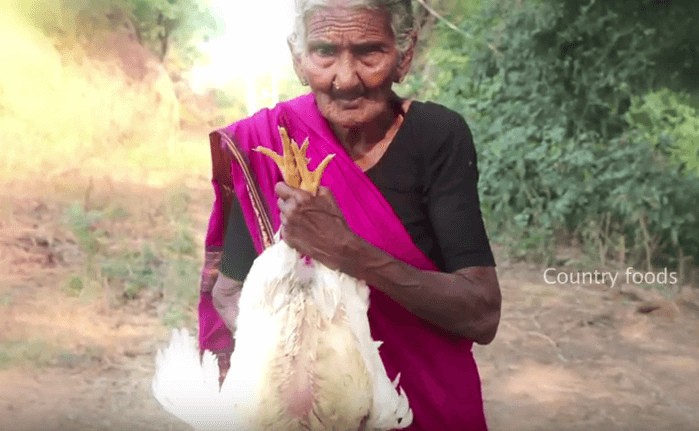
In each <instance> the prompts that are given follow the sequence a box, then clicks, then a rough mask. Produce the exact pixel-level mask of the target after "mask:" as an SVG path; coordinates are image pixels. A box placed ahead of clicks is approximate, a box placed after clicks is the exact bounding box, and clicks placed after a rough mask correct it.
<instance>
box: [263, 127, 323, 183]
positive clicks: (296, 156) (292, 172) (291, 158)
mask: <svg viewBox="0 0 699 431" xmlns="http://www.w3.org/2000/svg"><path fill="white" fill-rule="evenodd" d="M279 134H280V135H281V137H282V145H283V151H284V154H282V155H279V154H277V153H275V152H274V151H272V150H270V149H269V148H265V147H261V146H260V147H257V148H254V151H257V152H260V153H262V154H265V155H267V156H269V157H271V158H272V160H274V162H275V163H276V164H277V166H278V167H279V170H281V171H282V175H283V176H284V181H285V182H286V183H287V184H288V185H290V186H291V187H296V188H300V189H302V190H306V191H307V192H310V193H311V194H313V195H314V196H315V195H316V193H317V192H318V187H319V186H320V177H321V176H322V175H323V171H325V168H327V167H328V163H330V160H332V158H333V157H335V154H330V155H328V156H327V157H325V159H323V161H322V162H320V164H319V165H318V167H317V168H316V170H315V171H313V172H311V171H309V170H308V162H309V161H310V160H309V159H308V157H306V151H307V150H308V138H306V140H305V141H304V142H303V145H301V147H300V148H299V146H298V144H297V143H296V142H294V141H293V140H292V139H290V138H289V134H288V133H287V131H286V129H284V128H283V127H280V128H279Z"/></svg>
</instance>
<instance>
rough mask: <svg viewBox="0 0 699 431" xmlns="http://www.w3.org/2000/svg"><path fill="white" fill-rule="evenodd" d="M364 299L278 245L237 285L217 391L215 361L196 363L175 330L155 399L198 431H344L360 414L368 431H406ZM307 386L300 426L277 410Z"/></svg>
mask: <svg viewBox="0 0 699 431" xmlns="http://www.w3.org/2000/svg"><path fill="white" fill-rule="evenodd" d="M368 296H369V290H368V287H367V286H366V284H365V283H364V282H360V281H359V280H357V279H355V278H352V277H350V276H348V275H346V274H343V273H340V272H338V271H333V270H331V269H329V268H327V267H325V266H324V265H322V264H320V263H319V262H314V261H310V262H309V261H305V260H304V259H302V258H301V256H300V255H299V254H298V253H297V252H296V251H295V250H293V249H292V248H290V247H289V246H288V245H287V244H286V243H285V242H283V241H279V242H277V243H276V244H275V245H273V246H272V247H269V248H268V249H267V250H265V251H264V252H263V253H262V254H261V255H260V256H259V257H258V258H257V259H256V260H255V262H254V263H253V266H252V268H251V269H250V272H249V274H248V277H247V279H246V280H245V283H244V285H243V291H242V293H241V296H240V301H239V309H240V312H239V314H238V320H237V329H236V333H235V335H234V337H235V350H234V352H233V354H232V356H231V368H230V370H229V371H228V374H227V376H226V379H225V380H224V382H223V385H222V386H221V389H220V391H219V388H218V375H219V373H218V366H217V364H216V360H215V357H214V355H213V354H211V353H210V352H205V354H204V356H203V360H202V361H201V362H200V361H199V353H198V349H197V347H196V344H195V340H194V338H193V337H190V336H189V334H188V333H187V332H186V330H182V331H174V332H173V335H172V340H171V342H170V345H169V346H168V347H167V348H166V349H165V350H164V351H162V352H158V356H157V359H156V375H155V378H154V379H153V394H154V396H155V398H156V399H157V400H158V402H160V403H161V404H162V405H163V407H164V408H165V409H166V410H167V411H169V412H170V413H172V414H173V415H175V416H177V417H178V418H180V419H181V420H183V421H185V422H187V423H189V424H190V425H191V426H193V427H194V428H195V429H196V430H201V431H213V430H228V431H230V430H236V431H258V430H270V431H272V430H275V431H276V430H279V431H294V430H302V429H308V430H327V429H333V426H336V427H337V429H342V430H343V431H344V428H352V427H355V425H356V426H358V424H359V421H361V418H362V417H364V416H367V415H368V420H367V424H366V425H367V426H366V429H367V431H386V430H391V429H400V428H405V427H407V426H409V425H410V424H411V422H412V411H411V409H410V408H409V402H408V397H407V396H406V395H405V393H404V392H403V390H402V389H400V390H398V378H399V377H400V376H398V377H396V379H395V380H394V381H393V382H391V381H390V379H389V378H388V376H387V375H386V369H385V368H384V365H383V362H382V360H381V357H380V355H379V350H378V349H379V346H380V345H381V342H379V341H374V340H373V339H372V338H371V332H370V329H369V320H368V318H367V310H368V299H369V298H368ZM302 328H305V329H302ZM353 344H354V345H353ZM292 358H296V359H292ZM304 358H305V359H304ZM357 361H358V362H357ZM304 373H311V374H304ZM292 376H296V377H294V378H292ZM299 376H310V377H307V378H305V379H304V378H299ZM308 378H310V379H311V381H312V382H313V395H312V396H313V397H314V400H313V407H312V412H309V413H308V415H307V416H308V417H307V418H302V419H299V418H298V417H294V416H293V415H291V414H290V413H289V410H288V409H287V408H286V407H285V406H284V404H285V402H286V401H287V400H288V399H289V398H288V397H287V395H284V394H287V393H288V391H289V389H288V384H294V383H289V382H306V381H308ZM348 382H349V383H348ZM363 382H366V383H363ZM299 384H304V385H305V384H307V383H299ZM348 384H349V386H347V385H348ZM285 385H287V386H285ZM282 387H284V388H287V389H285V390H286V391H287V392H283V390H282V389H280V388H282ZM291 388H292V389H294V387H293V386H292V387H291ZM283 393H284V394H283ZM291 393H294V392H293V391H292V392H291ZM285 397H287V398H285ZM354 429H356V427H355V428H354Z"/></svg>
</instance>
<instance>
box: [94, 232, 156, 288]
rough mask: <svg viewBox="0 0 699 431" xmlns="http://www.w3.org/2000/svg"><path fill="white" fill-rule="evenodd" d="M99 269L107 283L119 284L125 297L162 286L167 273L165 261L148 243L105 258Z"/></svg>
mask: <svg viewBox="0 0 699 431" xmlns="http://www.w3.org/2000/svg"><path fill="white" fill-rule="evenodd" d="M101 270H102V275H103V276H104V277H106V278H107V282H108V283H110V284H111V285H116V284H117V283H118V284H119V285H120V288H121V289H123V292H124V296H125V297H126V298H127V299H134V298H135V297H136V296H137V294H138V292H139V291H140V290H142V289H146V288H160V287H162V279H163V278H164V277H165V275H166V274H167V268H166V267H165V262H164V261H163V260H162V259H161V258H160V257H159V256H157V255H156V254H155V252H154V251H153V249H152V247H151V246H150V245H149V244H144V245H143V247H142V248H141V250H139V251H135V252H134V251H130V252H126V253H123V254H120V255H116V256H113V257H109V258H106V259H105V260H104V261H103V262H102V264H101Z"/></svg>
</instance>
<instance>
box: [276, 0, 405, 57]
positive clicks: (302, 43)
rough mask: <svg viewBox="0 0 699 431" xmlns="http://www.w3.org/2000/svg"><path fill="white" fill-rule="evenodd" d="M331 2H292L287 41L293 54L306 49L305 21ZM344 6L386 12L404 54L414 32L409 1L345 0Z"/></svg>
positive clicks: (316, 0)
mask: <svg viewBox="0 0 699 431" xmlns="http://www.w3.org/2000/svg"><path fill="white" fill-rule="evenodd" d="M330 1H331V0H294V3H295V12H296V17H295V20H294V30H293V32H292V33H291V35H289V38H288V41H289V45H290V46H291V49H292V50H293V51H294V52H295V53H301V52H303V50H304V49H305V48H306V19H307V18H308V17H309V16H310V15H311V13H313V12H315V11H316V10H318V9H321V8H327V7H330V6H329V3H330ZM346 4H347V5H348V6H349V7H352V8H357V9H360V8H366V9H380V8H383V9H384V10H386V11H387V12H388V14H389V16H390V17H391V30H393V35H394V37H395V38H396V47H397V48H398V51H399V52H400V53H401V54H405V52H406V51H408V49H409V48H410V45H411V43H412V39H411V38H412V33H413V31H414V30H415V21H414V18H413V10H412V5H411V0H347V1H346Z"/></svg>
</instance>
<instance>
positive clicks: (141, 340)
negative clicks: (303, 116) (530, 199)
mask: <svg viewBox="0 0 699 431" xmlns="http://www.w3.org/2000/svg"><path fill="white" fill-rule="evenodd" d="M191 190H192V201H191V205H190V208H191V209H192V218H193V226H194V228H195V229H196V230H197V232H199V233H200V235H199V236H198V237H197V241H198V242H199V244H201V242H202V236H203V233H204V227H205V225H206V221H207V215H208V211H209V208H210V206H211V199H212V196H213V193H212V192H211V191H210V189H209V184H208V182H207V181H204V180H203V179H200V181H197V182H195V184H194V185H193V186H192V187H191ZM2 202H3V211H2V212H0V345H4V346H5V347H6V348H7V346H8V345H9V344H8V343H12V342H17V340H24V343H23V344H22V346H21V348H22V349H23V350H22V351H23V352H24V353H23V355H25V356H26V357H27V358H31V359H32V363H33V364H34V365H31V366H29V365H25V364H16V363H15V364H13V365H11V366H7V367H4V369H0V430H6V431H25V430H26V431H28V430H45V431H59V430H60V431H67V430H173V431H175V430H187V429H189V428H188V427H187V426H185V425H183V424H182V423H179V422H178V421H177V420H175V419H174V418H171V417H169V416H168V414H167V413H165V412H163V411H162V410H161V409H160V408H159V407H158V405H157V404H156V402H155V401H154V400H153V399H152V398H151V396H150V380H151V377H152V375H153V372H154V358H155V354H156V351H157V349H158V348H162V347H164V346H165V344H166V342H167V339H168V337H169V332H168V330H167V328H165V327H164V326H163V324H162V323H161V322H160V320H158V318H157V315H156V313H155V312H154V309H155V308H157V304H155V303H153V302H152V301H151V302H148V301H145V300H143V301H134V302H133V303H130V304H128V305H127V306H120V307H114V306H111V305H109V303H107V302H106V301H103V300H102V299H101V298H100V297H99V295H98V296H97V297H94V298H92V299H90V300H86V299H85V298H74V297H70V296H67V295H66V294H65V293H64V292H63V291H62V290H61V289H58V288H57V285H58V284H60V283H64V281H63V280H65V279H66V277H67V276H68V275H69V274H70V273H71V271H75V270H76V268H79V267H80V256H79V255H78V256H77V257H76V256H73V258H71V252H70V251H71V250H70V243H69V242H67V241H58V240H55V239H54V240H52V241H42V238H45V237H46V235H47V233H46V232H44V230H45V226H46V220H47V219H52V218H54V217H56V210H55V208H56V206H57V205H58V204H56V203H55V202H52V201H51V199H50V197H43V198H40V199H36V198H28V197H22V198H18V197H16V196H4V197H2ZM498 255H499V256H498V274H499V277H500V281H501V287H502V292H503V314H502V320H501V324H500V328H499V332H498V335H497V337H496V339H495V341H493V343H491V344H490V345H488V346H476V347H475V353H476V356H477V359H478V363H479V366H480V371H481V377H482V381H483V392H484V399H485V406H486V412H487V416H488V421H489V423H490V428H491V429H492V430H508V431H512V430H518V431H544V430H547V431H548V430H551V431H555V430H558V431H563V430H566V431H568V430H569V431H573V430H606V431H621V430H629V431H631V430H633V431H641V430H655V431H660V430H668V431H669V430H673V431H678V430H699V396H698V395H699V295H697V293H696V289H691V288H689V287H687V288H685V289H682V290H680V289H678V292H675V294H674V295H672V296H671V297H670V298H668V297H667V296H665V295H662V294H661V293H659V292H658V291H656V290H651V289H644V288H641V287H638V286H634V285H623V286H621V289H619V288H618V287H619V286H617V287H615V288H614V289H611V288H608V287H605V286H600V285H594V284H593V285H588V286H580V285H549V284H546V283H545V282H544V280H543V278H542V273H543V269H542V268H536V267H532V266H530V265H527V264H521V263H510V262H507V261H506V259H504V258H503V257H502V256H500V253H498ZM623 270H624V268H620V271H623ZM196 288H197V286H192V289H196ZM192 312H193V311H192ZM191 329H192V330H194V329H195V328H194V327H192V328H191ZM32 340H38V341H35V342H34V341H32ZM3 343H4V344H3ZM0 353H1V352H0ZM1 359H2V358H1V357H0V362H1ZM37 364H40V365H37ZM435 431H437V430H435Z"/></svg>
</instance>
